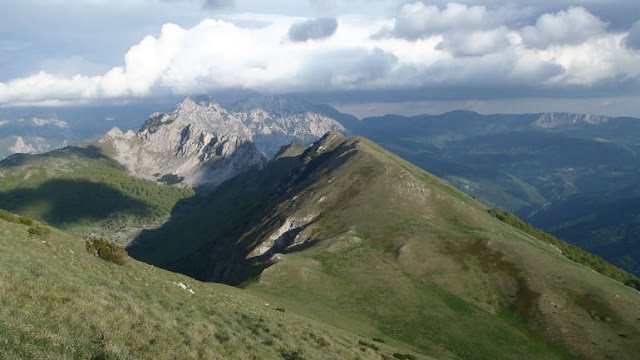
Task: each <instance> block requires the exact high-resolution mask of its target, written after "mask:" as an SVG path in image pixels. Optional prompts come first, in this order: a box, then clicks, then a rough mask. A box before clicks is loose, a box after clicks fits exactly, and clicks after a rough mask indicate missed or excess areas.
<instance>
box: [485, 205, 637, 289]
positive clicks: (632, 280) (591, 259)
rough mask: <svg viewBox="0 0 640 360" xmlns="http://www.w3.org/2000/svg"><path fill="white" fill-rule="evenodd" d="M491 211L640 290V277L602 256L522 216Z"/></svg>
mask: <svg viewBox="0 0 640 360" xmlns="http://www.w3.org/2000/svg"><path fill="white" fill-rule="evenodd" d="M489 213H490V214H491V215H493V216H495V217H496V218H497V219H499V220H500V221H502V222H504V223H507V224H509V225H511V226H513V227H515V228H516V229H518V230H521V231H523V232H525V233H526V234H529V235H531V236H533V237H535V238H536V239H538V240H541V241H544V242H546V243H549V244H552V245H554V246H556V247H557V248H558V249H559V250H560V251H562V254H564V255H565V256H566V257H568V258H569V259H571V260H573V261H575V262H577V263H579V264H582V265H585V266H588V267H590V268H592V269H594V270H595V271H597V272H599V273H600V274H603V275H605V276H608V277H610V278H612V279H614V280H617V281H619V282H621V283H623V284H625V285H627V286H630V287H633V288H635V289H638V290H640V278H638V277H637V276H635V275H634V274H631V273H629V272H626V271H624V270H622V269H620V268H618V267H616V266H614V265H612V264H611V263H609V262H607V261H606V260H604V259H603V258H601V257H600V256H597V255H594V254H592V253H589V252H587V251H584V250H582V249H580V248H579V247H577V246H575V245H571V244H569V243H567V242H564V241H562V240H560V239H558V238H557V237H555V236H553V235H551V234H549V233H547V232H545V231H543V230H540V229H536V228H535V227H533V226H532V225H529V224H527V223H525V222H523V221H522V220H520V218H518V217H517V216H515V215H514V214H512V213H510V212H507V211H504V210H502V209H499V208H493V209H490V210H489Z"/></svg>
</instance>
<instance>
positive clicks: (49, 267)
mask: <svg viewBox="0 0 640 360" xmlns="http://www.w3.org/2000/svg"><path fill="white" fill-rule="evenodd" d="M27 228H28V226H27V225H23V224H20V223H10V222H7V221H4V220H0V239H2V251H0V319H2V321H0V359H283V358H285V359H326V358H340V359H356V358H362V359H392V358H393V354H394V353H399V354H409V355H411V352H410V351H407V350H406V349H403V346H402V344H400V343H395V345H399V347H395V346H392V345H386V344H378V349H377V350H374V349H371V348H365V349H362V348H363V346H361V345H359V343H360V342H363V341H365V340H367V339H365V338H362V337H359V336H356V335H353V334H351V333H348V332H344V331H340V330H337V329H335V328H332V327H329V326H326V325H323V324H320V323H318V322H314V321H310V320H308V319H304V318H301V317H299V316H297V315H295V314H293V313H292V312H291V309H288V308H286V307H285V308H282V307H281V306H283V305H282V304H281V303H277V302H270V303H267V302H266V301H265V300H263V299H261V298H259V297H256V296H254V295H251V294H248V293H247V292H245V291H242V290H238V289H236V288H232V287H228V286H224V285H217V284H205V283H201V282H198V281H195V280H193V279H190V278H187V277H185V276H182V275H179V274H175V273H170V272H167V271H164V270H160V269H157V268H154V267H151V266H149V265H146V264H143V263H140V262H137V261H135V260H131V261H130V262H128V263H127V264H126V265H124V266H118V265H115V264H111V263H108V262H106V261H103V260H101V259H99V258H98V257H95V256H93V255H91V254H89V253H87V252H86V251H85V249H84V243H83V242H82V241H81V240H80V239H78V238H75V237H73V236H70V235H68V234H66V233H63V232H61V231H58V230H56V229H52V232H51V234H50V235H49V236H46V237H41V236H33V235H29V234H28V232H27ZM276 308H279V309H278V310H277V311H276ZM421 358H422V357H421Z"/></svg>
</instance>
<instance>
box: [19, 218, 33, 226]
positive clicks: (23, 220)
mask: <svg viewBox="0 0 640 360" xmlns="http://www.w3.org/2000/svg"><path fill="white" fill-rule="evenodd" d="M18 222H19V223H20V224H22V225H27V226H31V225H33V219H31V218H28V217H24V216H20V217H18Z"/></svg>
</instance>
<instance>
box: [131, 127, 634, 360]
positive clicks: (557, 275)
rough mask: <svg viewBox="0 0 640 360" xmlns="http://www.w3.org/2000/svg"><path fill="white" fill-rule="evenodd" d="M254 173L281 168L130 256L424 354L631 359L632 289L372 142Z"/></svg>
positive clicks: (237, 188)
mask: <svg viewBox="0 0 640 360" xmlns="http://www.w3.org/2000/svg"><path fill="white" fill-rule="evenodd" d="M264 171H266V172H268V173H269V174H272V175H273V174H279V175H278V176H275V177H274V176H266V175H265V174H267V173H258V174H246V175H245V176H241V177H239V178H237V179H235V180H233V181H231V182H229V183H228V184H226V185H223V186H222V187H221V188H220V190H219V191H220V192H219V193H214V194H212V195H211V197H210V198H208V199H206V200H203V201H201V202H199V203H198V204H197V207H198V208H199V209H200V211H199V212H198V213H197V214H194V215H192V216H189V215H188V213H186V212H185V213H182V214H178V215H180V216H178V215H176V216H174V218H173V219H172V221H170V222H168V223H167V224H165V226H164V227H163V228H162V229H159V230H157V231H152V232H151V233H146V234H144V235H145V236H144V237H142V238H141V239H140V242H136V243H134V244H135V245H136V246H134V247H132V248H131V250H132V251H133V253H134V254H135V255H136V256H139V257H141V258H143V259H145V260H147V261H150V262H152V263H154V264H156V265H159V266H166V267H168V268H171V269H173V270H176V271H182V272H185V273H189V274H191V275H193V276H198V277H200V278H203V279H215V280H217V281H226V282H230V283H242V284H243V285H244V287H245V288H247V289H248V290H250V291H251V292H254V293H257V294H260V296H262V297H266V298H269V299H271V300H270V301H276V300H277V301H279V302H281V303H284V304H286V307H287V308H291V309H293V310H295V311H296V312H298V313H301V314H305V315H307V316H309V317H311V318H315V319H318V320H321V321H323V322H326V323H329V324H332V325H334V326H337V327H341V328H343V329H345V330H349V331H354V332H357V333H361V334H365V335H367V336H368V337H380V338H384V339H391V340H394V341H401V342H403V343H408V344H410V345H412V346H414V347H415V348H417V349H419V351H420V352H422V353H423V354H427V355H430V356H435V357H442V358H458V359H478V360H480V359H574V358H585V359H610V358H613V359H635V358H636V357H637V354H638V351H639V350H640V349H639V348H638V344H640V317H639V315H638V314H640V294H639V293H638V292H637V291H636V290H635V289H632V288H630V287H628V286H625V285H623V284H621V283H619V282H616V281H614V280H612V279H610V278H607V277H605V276H603V275H601V274H598V273H596V272H594V271H593V270H591V269H589V268H586V267H584V266H582V265H580V264H577V263H575V262H572V261H571V260H569V259H568V258H567V257H565V256H564V255H562V254H561V253H560V252H558V251H557V249H556V248H555V247H553V246H551V245H550V244H549V243H548V242H545V241H541V240H539V239H536V238H534V237H531V236H529V235H527V234H525V233H523V232H521V231H519V230H517V229H515V228H513V227H511V226H509V225H507V224H505V223H503V222H501V221H499V220H498V219H496V218H495V217H494V216H492V215H491V214H489V213H488V211H487V210H488V209H487V208H486V207H485V206H484V205H483V204H481V203H479V202H477V201H475V200H474V199H472V198H471V197H469V196H467V195H465V194H463V193H461V192H460V191H458V190H456V189H454V188H453V187H451V186H450V185H448V184H446V183H445V182H443V181H442V180H440V179H438V178H436V177H434V176H432V175H430V174H428V173H426V172H424V171H422V170H420V169H418V168H417V167H415V166H414V165H412V164H410V163H408V162H406V161H404V160H402V159H400V158H398V157H397V156H394V155H392V154H390V153H389V152H387V151H385V150H384V149H382V148H380V147H379V146H377V145H375V144H373V143H371V142H370V141H368V140H366V139H363V138H344V137H342V136H340V135H337V134H330V135H327V136H326V137H325V138H323V139H322V140H321V141H319V142H318V143H316V144H314V145H313V146H312V147H311V148H309V149H308V150H306V151H305V152H304V153H303V154H302V155H300V156H298V157H289V158H286V159H281V160H280V161H276V162H274V163H273V164H272V165H271V166H270V167H268V168H267V169H265V170H264ZM286 174H288V175H286ZM266 179H269V180H268V181H267V180H266ZM223 198H226V199H236V201H231V202H230V201H219V199H223ZM255 201H258V202H257V203H256V202H255ZM224 204H226V206H222V205H224ZM247 215H251V216H247ZM219 224H232V225H230V227H229V228H228V229H221V228H220V227H219V226H218V225H219ZM179 234H184V236H182V237H181V236H178V235H179Z"/></svg>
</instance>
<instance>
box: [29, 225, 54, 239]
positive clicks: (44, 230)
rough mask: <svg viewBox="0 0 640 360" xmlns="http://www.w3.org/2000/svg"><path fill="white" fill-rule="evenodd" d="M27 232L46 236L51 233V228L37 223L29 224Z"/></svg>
mask: <svg viewBox="0 0 640 360" xmlns="http://www.w3.org/2000/svg"><path fill="white" fill-rule="evenodd" d="M27 232H28V233H29V235H33V236H40V237H46V236H49V234H51V229H49V227H48V226H45V225H40V224H36V225H33V226H29V228H28V229H27Z"/></svg>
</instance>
